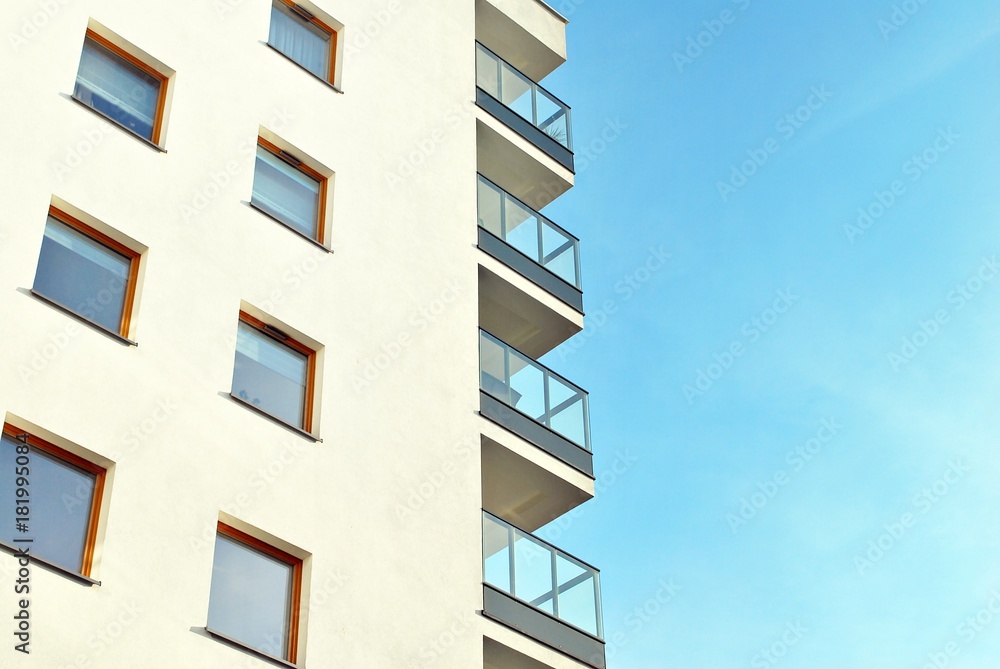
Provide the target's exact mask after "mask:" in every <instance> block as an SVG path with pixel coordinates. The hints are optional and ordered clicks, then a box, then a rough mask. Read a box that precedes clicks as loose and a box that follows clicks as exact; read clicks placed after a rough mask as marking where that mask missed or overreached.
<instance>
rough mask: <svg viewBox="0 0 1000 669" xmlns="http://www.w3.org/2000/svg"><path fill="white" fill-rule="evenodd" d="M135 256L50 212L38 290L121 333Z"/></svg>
mask: <svg viewBox="0 0 1000 669" xmlns="http://www.w3.org/2000/svg"><path fill="white" fill-rule="evenodd" d="M131 266H132V260H131V259H130V258H127V257H126V256H124V255H122V254H121V253H118V252H117V251H113V250H111V249H109V248H108V247H106V246H104V245H103V244H101V243H100V242H98V241H96V240H94V239H91V238H90V237H88V236H87V235H85V234H83V233H82V232H80V231H79V230H76V229H75V228H72V227H70V226H68V225H66V224H65V223H63V222H62V221H60V220H58V219H56V218H53V217H52V216H49V219H48V221H47V222H46V224H45V236H44V238H43V239H42V252H41V255H40V256H39V258H38V270H37V271H36V273H35V283H34V285H33V289H34V290H35V291H36V292H38V293H41V294H42V295H44V296H45V297H47V298H49V299H50V300H52V301H54V302H57V303H58V304H61V305H62V306H64V307H66V308H67V309H69V310H70V311H73V312H75V313H77V314H79V315H81V316H83V317H84V318H86V319H87V320H90V321H93V322H94V323H97V324H98V325H100V326H101V327H104V328H106V329H108V330H111V331H112V332H119V331H120V329H121V323H122V313H123V312H124V308H125V294H126V292H127V289H128V280H129V269H130V268H131Z"/></svg>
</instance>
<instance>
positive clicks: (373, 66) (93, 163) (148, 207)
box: [0, 0, 594, 669]
mask: <svg viewBox="0 0 1000 669" xmlns="http://www.w3.org/2000/svg"><path fill="white" fill-rule="evenodd" d="M301 4H302V5H304V6H305V7H306V8H307V9H310V10H311V11H313V12H314V13H317V14H318V15H320V16H325V17H326V16H328V17H330V18H331V19H332V20H334V21H336V22H337V27H340V26H343V28H342V30H341V31H340V34H339V43H338V48H339V50H340V54H339V57H338V67H337V75H336V79H335V82H334V83H335V84H336V85H337V86H336V88H335V87H333V86H331V85H327V84H325V83H323V82H322V81H319V80H318V79H317V78H315V77H313V76H312V75H311V74H309V73H308V72H306V71H304V70H303V69H301V68H299V67H297V66H296V65H295V64H294V63H291V62H289V60H288V59H287V58H284V57H282V56H281V55H279V54H277V53H276V52H275V51H274V49H272V48H270V47H268V46H267V41H268V25H269V12H270V6H271V3H270V0H174V1H173V2H169V3H161V2H143V3H136V2H134V1H133V2H126V1H125V0H48V1H47V2H46V1H39V0H10V1H9V2H7V3H6V4H5V5H4V9H3V10H2V17H0V34H2V35H3V43H2V44H0V54H2V55H0V84H2V88H3V90H4V91H6V92H7V104H5V105H4V106H3V107H2V109H0V119H2V121H3V125H4V127H5V128H7V138H6V151H5V156H6V159H5V160H4V161H2V166H0V170H2V182H3V184H4V188H2V189H0V202H2V207H0V211H2V212H3V213H2V215H0V313H2V314H3V328H2V329H3V339H4V346H3V347H2V349H0V375H2V378H3V383H2V384H0V414H3V415H4V422H6V423H9V424H12V425H14V426H16V427H17V428H18V429H23V430H25V431H27V432H31V433H32V434H35V435H36V436H39V437H41V438H44V439H47V440H48V441H51V442H52V443H54V444H56V445H58V446H60V447H62V448H64V449H67V450H69V451H71V452H73V453H75V454H76V455H80V456H81V457H84V458H86V459H88V460H90V461H93V462H95V463H96V464H98V465H101V466H103V467H105V468H107V471H108V474H107V480H106V483H105V490H104V494H103V499H102V506H101V514H100V521H99V525H98V534H97V539H96V544H95V550H94V567H93V569H92V572H91V575H90V576H91V578H93V579H94V580H97V581H100V585H96V584H95V585H88V584H85V583H82V582H79V581H78V580H74V579H72V578H68V577H67V576H65V575H63V574H60V573H59V572H58V571H56V570H52V569H49V568H46V567H45V566H42V565H34V566H33V567H32V570H31V592H30V611H31V645H30V649H31V654H30V655H24V654H22V653H19V652H15V651H14V650H13V645H14V643H15V642H14V640H13V637H12V635H11V632H12V631H13V627H14V626H13V624H12V618H11V616H12V615H13V613H14V612H15V611H16V606H17V604H16V600H17V599H18V597H19V596H18V595H15V594H14V592H13V581H14V578H15V575H16V573H17V560H16V559H15V558H14V557H13V556H12V555H11V554H9V553H8V552H3V553H0V593H3V594H0V618H2V619H5V620H7V621H8V622H7V627H9V628H11V629H10V630H7V629H4V628H2V627H0V631H2V632H3V635H2V638H4V639H6V641H5V642H4V645H3V647H0V666H3V667H11V668H12V669H17V668H21V667H25V668H27V667H33V668H38V667H46V668H47V669H49V668H51V669H58V668H66V669H69V668H70V667H73V668H78V669H83V668H85V667H108V668H112V669H118V668H121V669H126V668H129V669H132V668H137V667H142V668H143V669H160V668H163V669H168V668H169V669H176V668H178V667H252V666H274V665H273V663H270V662H269V661H267V660H265V659H261V658H257V657H255V656H253V655H252V654H249V653H246V652H244V651H242V650H240V649H238V648H234V647H232V646H231V645H228V644H226V643H223V642H220V641H219V640H217V639H214V638H212V637H211V636H209V635H208V634H207V633H206V632H205V630H204V627H205V625H206V616H207V612H208V598H209V590H210V583H211V578H212V560H213V542H214V537H215V528H216V524H217V523H218V522H219V520H220V519H221V520H224V521H225V522H227V523H229V524H231V525H234V526H236V527H239V528H241V529H242V528H246V530H247V531H249V532H251V533H254V534H255V536H257V537H258V538H260V539H261V540H264V541H268V542H270V543H272V544H273V545H275V546H276V547H277V548H280V549H282V550H284V551H286V552H288V553H291V554H293V555H295V556H297V557H299V558H301V559H303V582H302V596H301V615H300V618H299V621H298V626H299V627H298V629H299V641H298V658H297V662H296V663H297V664H298V665H300V666H305V667H317V668H327V667H355V668H364V669H368V668H372V669H383V668H384V669H399V668H409V667H441V668H444V669H450V668H453V669H468V668H469V667H478V666H490V667H495V668H496V669H514V668H517V667H536V668H537V667H553V668H556V669H560V668H564V667H565V668H567V669H568V668H571V667H585V666H587V665H586V664H582V663H580V662H579V661H577V660H575V659H572V658H570V657H568V656H567V655H565V654H564V653H561V652H559V651H557V650H555V649H554V648H552V647H550V646H547V645H545V644H543V643H539V642H538V641H537V640H534V639H531V638H529V637H528V636H525V635H523V634H521V633H519V632H516V631H514V630H512V629H509V628H508V627H507V626H504V625H502V624H500V623H498V622H496V621H495V620H491V619H489V618H488V617H485V616H483V615H482V614H481V611H482V609H483V586H482V583H483V574H482V552H483V549H482V511H481V509H482V507H483V505H484V501H483V499H484V494H483V489H484V483H483V479H484V471H483V462H484V460H483V455H482V451H483V435H484V434H485V435H487V438H488V439H489V443H490V445H491V446H490V448H498V447H507V448H510V449H512V453H513V454H514V455H516V456H517V457H518V458H519V461H520V460H523V461H524V462H525V463H526V466H530V467H531V468H532V471H533V472H535V476H534V478H532V479H531V480H537V481H546V480H547V481H550V482H554V483H553V486H552V488H553V490H554V491H556V492H554V493H553V494H558V495H561V496H562V497H560V498H559V499H563V500H565V501H562V502H560V501H558V500H557V501H553V499H548V500H546V501H545V503H544V504H543V506H544V511H540V512H539V515H537V516H531V514H530V513H528V514H526V515H525V517H534V518H537V523H536V526H535V527H526V528H525V529H527V530H533V529H536V527H537V524H540V523H541V522H547V520H550V519H551V518H552V517H553V515H554V514H555V515H558V514H559V513H562V512H565V511H568V510H569V509H570V508H572V507H573V506H575V505H577V504H579V503H582V502H583V501H585V500H587V499H589V498H590V497H592V496H593V492H594V491H593V479H592V477H589V476H586V475H584V474H581V473H580V472H579V471H577V470H575V469H572V468H569V467H567V465H565V464H564V463H562V462H559V461H557V460H556V459H555V458H553V457H551V456H550V455H548V454H545V453H543V452H541V451H539V450H538V449H537V448H535V447H533V446H531V445H530V444H526V443H524V442H523V440H520V439H519V438H516V437H514V436H513V435H508V434H505V433H504V431H503V430H502V429H500V428H498V427H497V426H496V425H495V424H493V423H489V424H486V422H485V421H484V418H483V417H482V416H481V415H479V409H480V395H479V385H478V384H479V381H478V379H479V375H480V370H479V364H480V363H479V351H478V328H479V327H480V325H481V313H480V302H481V300H482V295H481V292H480V275H481V272H482V271H484V268H485V269H486V270H489V271H491V273H493V274H494V275H498V276H500V279H499V280H504V276H503V275H504V273H505V272H510V270H509V269H508V268H506V267H495V265H497V261H496V260H494V259H493V258H488V257H486V256H485V255H484V254H483V252H482V251H481V250H479V249H478V248H477V242H476V239H477V237H476V235H477V227H476V223H475V221H476V212H477V202H476V173H477V169H479V167H478V164H479V163H480V162H481V161H482V160H483V158H482V155H481V153H482V148H481V147H479V148H477V137H482V136H483V135H484V131H489V127H491V126H495V127H494V129H493V130H492V131H489V132H490V133H492V134H498V135H500V136H502V137H507V138H508V141H509V142H511V143H513V144H514V145H515V148H519V150H521V151H522V152H523V153H524V155H525V159H526V160H531V161H534V162H535V163H538V166H537V167H536V169H537V171H539V172H540V173H541V172H545V173H552V174H553V175H556V177H557V179H556V181H557V182H558V184H559V185H558V186H557V190H558V191H559V192H562V191H564V190H565V189H566V188H567V187H568V186H569V185H572V173H571V172H570V171H568V170H566V169H565V168H564V167H562V166H560V165H558V164H556V163H555V162H554V161H549V160H548V159H547V158H546V157H545V156H544V155H542V154H541V152H539V151H538V150H537V149H536V148H535V147H533V146H531V145H530V144H529V143H527V142H524V141H523V140H521V139H520V138H518V137H510V136H511V135H512V134H513V133H511V131H510V130H509V129H507V128H505V127H502V124H500V123H499V122H498V121H496V119H493V118H491V117H489V116H488V115H487V114H485V113H484V112H483V110H482V109H479V108H477V107H476V105H475V80H476V74H475V58H474V47H475V41H476V39H477V35H480V36H481V35H482V34H483V31H484V30H488V31H490V33H489V34H496V35H501V36H503V41H502V43H501V47H503V48H507V49H510V50H512V51H514V50H517V49H518V48H519V47H518V45H519V44H521V45H528V46H525V47H524V48H525V51H524V53H527V54H532V53H534V54H541V53H546V54H548V55H547V58H548V61H546V63H544V64H542V65H540V66H539V67H540V68H541V69H542V71H541V72H539V73H538V74H542V75H543V74H545V73H547V71H550V70H551V69H552V68H553V67H555V65H557V64H558V63H559V62H561V61H562V60H564V59H565V22H564V21H563V20H562V19H561V18H560V17H558V15H556V14H555V13H554V12H552V11H551V10H548V9H547V8H546V7H544V6H543V5H541V4H540V3H538V2H536V0H502V1H494V0H489V2H484V0H479V2H478V5H482V6H484V7H488V9H489V12H490V13H489V18H490V20H491V23H489V26H486V27H484V25H483V23H484V19H483V18H482V17H481V18H480V20H479V22H478V23H479V26H478V28H477V1H476V0H437V1H436V2H432V3H427V2H423V3H416V2H412V1H411V0H350V1H348V0H318V1H317V2H315V3H308V2H303V3H301ZM481 11H482V10H481ZM497 15H499V16H500V17H501V18H503V17H506V18H505V19H504V20H506V21H509V24H508V23H505V22H504V21H498V20H497V19H496V16H497ZM95 26H97V27H98V28H99V29H101V30H105V31H107V32H108V33H110V34H113V35H114V36H117V37H118V38H120V39H121V40H122V41H123V43H125V44H128V45H130V46H131V47H133V48H135V49H137V50H141V52H142V53H143V54H145V55H146V56H148V57H149V59H150V60H151V62H149V63H148V64H150V65H152V66H154V67H155V68H157V69H158V70H159V71H160V72H162V73H164V74H165V75H167V76H168V89H167V90H168V93H167V98H166V101H165V114H164V123H163V128H162V135H161V139H160V142H159V143H160V146H161V148H162V150H159V149H157V148H155V147H153V146H151V145H149V144H148V143H146V142H144V141H141V140H139V139H137V138H136V137H134V136H132V135H130V134H129V133H128V132H126V131H124V130H123V129H121V128H119V127H116V126H115V125H114V124H113V123H110V122H109V121H107V120H105V119H103V118H101V117H100V116H99V115H98V114H96V113H95V112H93V111H92V110H89V109H86V108H84V107H83V106H82V105H81V104H79V103H77V102H75V101H73V100H72V99H71V95H72V93H73V86H74V81H75V77H76V73H77V66H78V63H79V61H80V54H81V48H82V45H83V40H84V35H85V33H86V31H87V29H88V27H90V28H91V29H94V27H95ZM515 27H516V28H517V29H518V30H514V28H515ZM505 30H507V31H508V32H507V33H505V32H504V31H505ZM494 39H499V38H495V37H494ZM501 47H495V48H501ZM529 47H530V48H529ZM539 57H540V56H539ZM511 60H512V62H513V60H514V55H512V56H511ZM484 126H485V127H484ZM258 137H265V138H267V139H269V141H273V142H274V143H275V144H279V145H281V146H283V147H287V148H288V150H289V152H294V153H296V154H297V155H299V156H300V157H302V158H303V159H307V160H308V162H309V164H310V166H311V167H313V168H315V169H317V170H318V171H320V172H322V173H323V174H324V176H328V177H329V188H328V194H327V197H328V200H327V208H326V220H325V224H326V230H327V236H326V239H325V240H323V244H324V245H325V246H327V247H328V249H323V248H321V247H320V246H319V245H316V244H313V243H310V242H309V241H307V240H305V239H303V238H301V237H300V236H297V235H295V234H292V233H291V232H290V231H289V230H288V229H286V228H284V227H283V226H281V225H279V224H276V223H275V222H274V221H272V220H270V219H269V218H267V217H266V216H263V215H261V214H260V213H259V212H257V211H255V210H254V209H252V208H251V207H250V206H249V204H248V202H249V200H250V197H251V191H252V186H253V178H254V147H255V146H256V143H257V139H258ZM519 142H520V144H521V145H520V146H519V147H518V146H516V145H518V143H519ZM53 205H54V206H56V207H57V208H60V209H62V210H68V212H69V213H73V214H74V215H77V216H78V217H80V218H81V220H84V222H86V223H88V224H89V225H91V226H92V227H94V228H96V229H98V230H99V231H101V232H102V233H104V234H107V235H108V236H109V237H112V238H113V239H115V240H116V241H119V242H121V243H123V244H125V245H126V246H128V247H130V248H131V249H133V250H135V251H136V252H139V253H141V260H140V264H139V274H138V281H137V289H136V295H135V298H134V306H133V312H132V318H131V325H130V327H129V330H128V332H127V333H126V336H127V338H128V339H129V340H132V342H134V343H135V344H137V345H134V346H133V345H130V344H129V343H127V342H123V341H120V340H118V339H116V338H114V337H112V336H109V335H108V334H106V333H104V332H101V331H99V330H98V329H97V328H95V327H93V326H91V325H89V324H86V323H83V322H81V321H80V320H79V319H76V318H74V317H73V316H72V315H70V314H67V313H65V312H64V311H61V310H59V309H56V308H53V307H52V306H51V305H50V304H47V303H46V302H44V301H42V300H40V299H38V298H37V297H35V296H33V295H32V294H31V293H30V289H31V287H32V282H33V278H34V276H35V271H36V265H37V263H38V258H39V249H40V247H41V243H42V235H43V232H44V227H45V221H46V214H47V211H48V209H49V207H50V206H53ZM584 241H585V240H584ZM519 282H520V283H519ZM505 283H506V285H509V286H513V287H514V288H515V289H518V290H519V291H521V292H522V293H523V296H522V297H521V298H519V299H522V300H524V301H525V303H526V304H527V303H530V304H531V305H533V306H532V307H531V308H532V309H534V312H532V313H535V312H537V313H542V312H544V313H545V314H547V315H548V316H547V317H548V318H551V319H552V320H551V321H542V323H543V325H544V323H546V322H552V323H556V324H558V328H559V330H558V332H559V334H558V336H557V339H558V341H561V340H563V339H565V338H566V337H568V336H570V335H571V334H573V333H574V332H576V331H579V329H580V328H582V313H577V312H575V311H573V310H572V309H569V308H567V307H566V306H565V305H564V304H563V303H561V302H560V301H559V300H557V299H555V298H554V297H552V296H550V295H548V294H547V293H546V292H545V291H544V290H541V289H539V288H538V287H537V286H535V285H534V284H530V283H529V282H526V281H525V280H524V279H523V278H521V277H519V276H512V277H507V279H506V280H505ZM522 284H523V285H522ZM515 304H516V302H515ZM241 310H243V311H246V312H248V313H251V314H254V315H255V316H256V315H259V316H260V317H262V318H265V319H268V320H269V321H270V322H272V323H274V324H278V325H280V326H282V329H283V330H284V331H285V332H287V333H289V334H291V335H293V336H294V337H295V338H296V339H297V340H299V341H302V342H304V343H306V344H308V345H310V346H311V347H313V348H314V350H316V351H317V356H316V369H317V371H316V383H315V388H314V390H313V392H314V402H315V409H314V418H315V419H314V421H313V424H312V426H311V428H310V429H309V432H311V433H312V438H310V436H309V435H307V434H300V433H297V432H295V431H293V430H290V429H288V428H287V427H284V426H282V425H279V424H277V423H276V422H274V421H272V420H268V419H267V418H265V417H263V416H261V415H258V414H257V413H255V412H253V411H250V410H248V409H247V408H245V407H244V406H241V405H240V404H239V403H237V402H235V401H234V400H233V399H231V398H230V397H229V393H230V389H231V382H232V377H233V364H234V343H235V337H236V329H237V324H238V319H239V314H240V311H241ZM532 336H535V334H533V335H532ZM536 341H537V339H536ZM558 341H551V340H550V341H546V342H545V344H544V348H545V350H547V349H548V348H551V346H552V345H555V344H557V343H558ZM511 343H512V344H514V345H517V342H511ZM507 439H509V440H510V443H509V445H505V444H504V443H503V442H504V441H505V440H507ZM498 445H499V446H498ZM500 460H503V459H502V458H501V459H500ZM9 474H10V472H3V474H2V475H9ZM485 475H486V476H490V473H489V472H486V474H485ZM507 475H509V476H512V477H514V478H517V473H516V472H507ZM494 487H496V486H494ZM536 493H537V494H541V495H542V496H543V497H544V495H545V494H546V491H545V490H540V491H536ZM0 504H2V503H0ZM497 512H498V513H499V512H500V510H498V511H497ZM8 518H9V519H10V521H8ZM512 521H513V519H512ZM12 522H13V508H11V509H6V508H3V507H2V506H0V524H2V525H0V526H2V527H4V528H5V529H4V530H2V531H0V540H2V541H9V540H10V539H11V537H9V536H7V535H9V534H12V532H13V530H8V529H7V526H8V525H10V524H11V523H12ZM484 638H488V639H490V641H484ZM496 644H500V645H502V646H503V647H504V648H505V649H507V650H503V651H502V652H497V651H495V648H496V647H497V646H496ZM484 648H486V649H487V651H484ZM491 648H493V649H494V651H493V652H491V651H489V649H491ZM510 649H513V650H514V651H517V653H511V652H508V651H509V650H510ZM484 653H485V656H484ZM491 658H492V659H491Z"/></svg>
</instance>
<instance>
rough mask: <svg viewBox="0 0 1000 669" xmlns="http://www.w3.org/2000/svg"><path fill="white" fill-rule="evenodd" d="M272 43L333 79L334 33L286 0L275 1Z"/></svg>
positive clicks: (272, 12)
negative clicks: (332, 36) (299, 11)
mask: <svg viewBox="0 0 1000 669" xmlns="http://www.w3.org/2000/svg"><path fill="white" fill-rule="evenodd" d="M267 41H268V43H269V44H270V45H271V46H273V47H274V48H275V49H277V50H278V51H280V52H281V53H283V54H285V55H286V56H288V57H289V58H291V59H292V60H294V61H295V62H296V63H298V64H299V65H301V66H302V67H304V68H306V69H307V70H309V71H310V72H312V73H313V74H315V75H316V76H317V77H319V78H320V79H323V80H324V81H329V79H330V76H329V75H330V35H329V33H327V32H326V31H324V30H321V29H320V28H318V27H317V26H314V25H313V24H311V23H309V22H308V21H306V20H305V19H303V18H301V17H300V16H298V15H297V14H295V13H294V12H293V11H292V10H291V9H289V8H288V6H287V5H285V4H284V3H282V2H275V3H274V4H273V5H271V32H270V34H269V35H268V37H267Z"/></svg>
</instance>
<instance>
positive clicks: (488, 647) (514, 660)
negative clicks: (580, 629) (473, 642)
mask: <svg viewBox="0 0 1000 669" xmlns="http://www.w3.org/2000/svg"><path fill="white" fill-rule="evenodd" d="M483 669H552V667H551V666H550V665H548V664H545V663H544V662H539V661H538V660H536V659H534V658H533V657H529V656H528V655H525V654H524V653H519V652H518V651H516V650H514V649H513V648H508V647H507V646H505V645H503V644H502V643H500V642H499V641H494V640H493V639H491V638H489V637H485V636H484V637H483Z"/></svg>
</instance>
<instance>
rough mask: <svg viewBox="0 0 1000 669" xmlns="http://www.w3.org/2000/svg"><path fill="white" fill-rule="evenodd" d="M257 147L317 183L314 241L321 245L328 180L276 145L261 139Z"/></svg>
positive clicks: (324, 232) (324, 226)
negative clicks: (317, 200) (317, 194)
mask: <svg viewBox="0 0 1000 669" xmlns="http://www.w3.org/2000/svg"><path fill="white" fill-rule="evenodd" d="M257 146H260V147H263V148H264V149H265V150H266V151H269V152H270V153H272V154H274V156H275V157H276V158H279V159H280V160H282V161H284V162H285V163H287V164H288V165H291V166H292V167H294V168H295V169H297V170H298V171H299V172H302V173H303V174H305V175H306V176H308V177H310V178H312V179H315V180H316V181H318V182H319V209H318V211H317V213H316V217H317V219H318V220H317V221H316V241H317V242H319V243H320V244H323V243H324V241H323V240H324V237H325V235H326V188H327V183H328V181H329V179H327V177H326V176H324V175H322V174H320V173H319V172H317V171H316V170H314V169H313V168H311V167H309V166H308V165H306V164H305V163H304V162H302V161H301V160H299V159H298V158H296V157H295V156H292V155H290V154H289V153H288V152H287V151H285V150H284V149H282V148H281V147H280V146H278V145H277V144H274V143H273V142H269V141H267V140H266V139H264V138H263V137H258V138H257Z"/></svg>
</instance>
